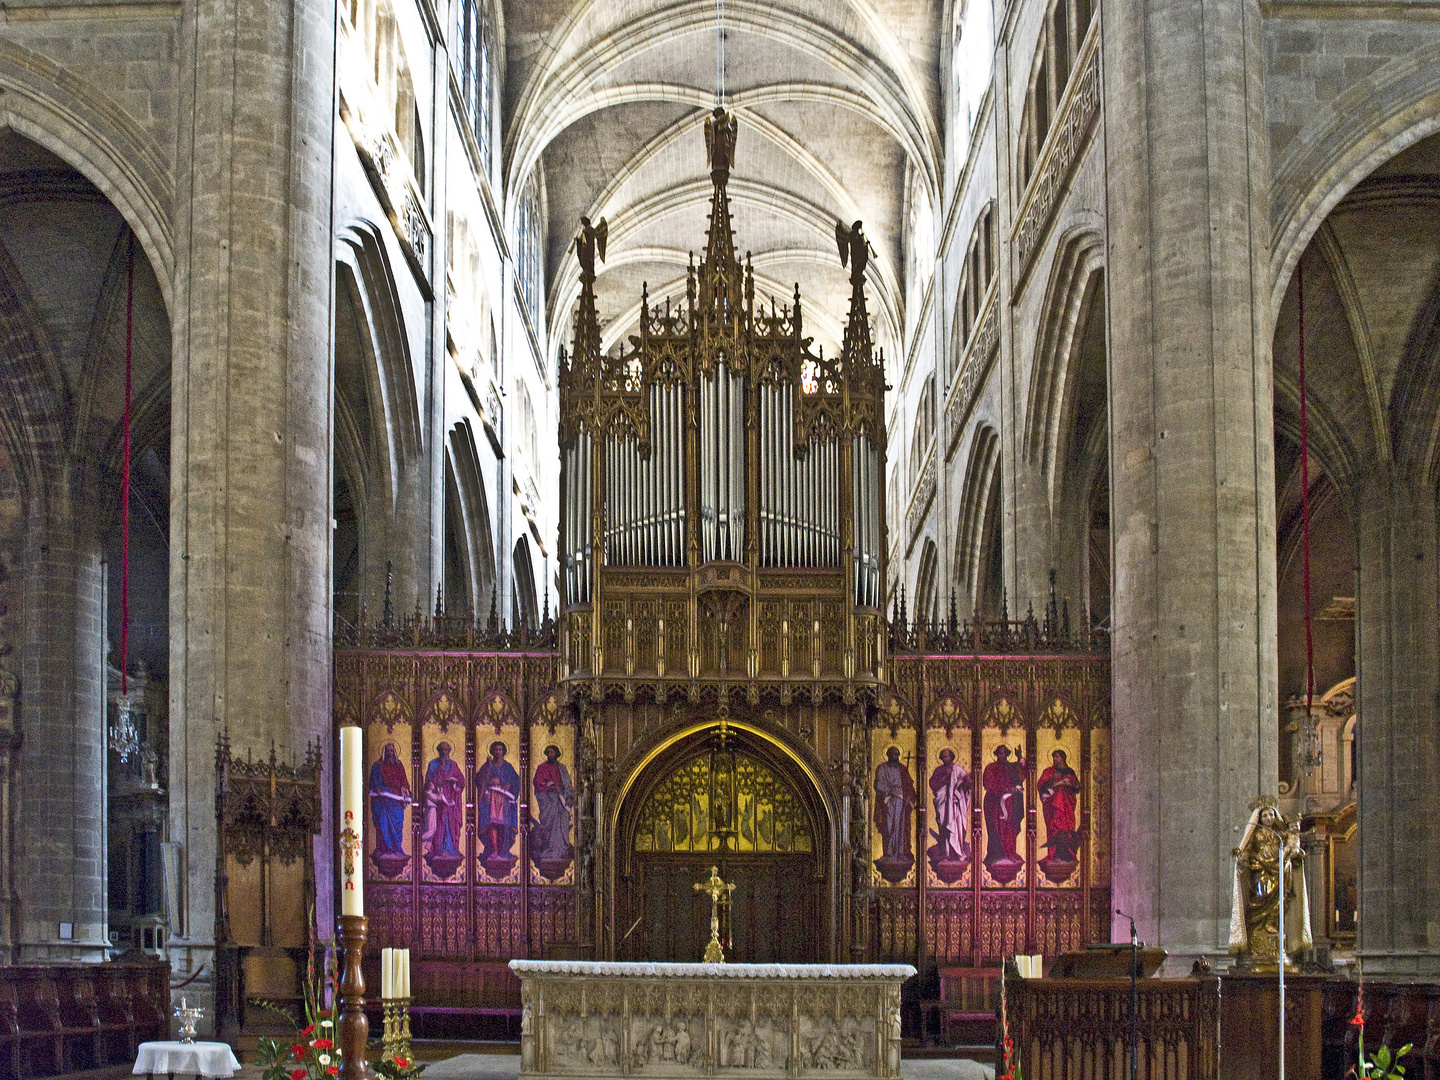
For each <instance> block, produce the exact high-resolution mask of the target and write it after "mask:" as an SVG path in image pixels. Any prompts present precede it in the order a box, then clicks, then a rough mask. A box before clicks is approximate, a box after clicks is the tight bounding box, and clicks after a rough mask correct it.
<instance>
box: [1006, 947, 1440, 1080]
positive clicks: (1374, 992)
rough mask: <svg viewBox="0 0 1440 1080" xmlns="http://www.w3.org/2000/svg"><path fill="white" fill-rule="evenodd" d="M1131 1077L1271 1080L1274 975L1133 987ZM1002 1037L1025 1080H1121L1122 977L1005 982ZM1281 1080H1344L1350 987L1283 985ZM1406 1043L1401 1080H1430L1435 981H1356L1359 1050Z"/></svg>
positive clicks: (1125, 999) (1439, 991) (1434, 1053)
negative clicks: (1135, 1019)
mask: <svg viewBox="0 0 1440 1080" xmlns="http://www.w3.org/2000/svg"><path fill="white" fill-rule="evenodd" d="M1137 990H1138V996H1139V1006H1140V1008H1139V1024H1138V1028H1139V1033H1140V1040H1139V1053H1138V1055H1137V1057H1138V1061H1137V1065H1138V1067H1137V1069H1136V1075H1137V1077H1138V1078H1139V1080H1218V1078H1219V1077H1221V1076H1223V1077H1224V1080H1271V1078H1273V1077H1274V1076H1275V1075H1276V1074H1277V1073H1278V1068H1277V1058H1278V1054H1277V1053H1276V1036H1277V1028H1278V1025H1279V1018H1278V1014H1277V1012H1276V1005H1277V1000H1278V995H1277V987H1276V980H1275V977H1274V976H1273V975H1272V976H1269V977H1264V976H1256V975H1246V974H1243V973H1233V972H1232V973H1227V974H1225V975H1223V976H1219V977H1203V978H1191V979H1141V980H1140V981H1139V983H1138V985H1137ZM1007 999H1008V1013H1009V1020H1010V1037H1011V1041H1012V1044H1013V1046H1014V1050H1015V1052H1016V1053H1017V1054H1019V1056H1020V1061H1021V1063H1022V1064H1023V1066H1024V1073H1025V1076H1026V1078H1027V1080H1071V1078H1074V1077H1085V1078H1086V1080H1123V1078H1125V1077H1128V1076H1129V1075H1130V1073H1129V1038H1130V983H1129V982H1128V981H1127V980H1125V979H1020V978H1013V977H1012V978H1011V979H1009V980H1007ZM1286 999H1287V1000H1286V1010H1285V1012H1286V1016H1287V1018H1288V1020H1287V1028H1286V1038H1285V1056H1286V1065H1287V1070H1286V1071H1287V1072H1288V1073H1289V1075H1291V1076H1297V1077H1298V1076H1303V1077H1306V1078H1312V1077H1313V1078H1315V1080H1343V1078H1344V1077H1345V1076H1346V1075H1347V1071H1348V1070H1349V1069H1350V1068H1351V1067H1353V1066H1354V1064H1355V1052H1356V1049H1357V1047H1356V1036H1357V1034H1358V1029H1357V1028H1356V1026H1355V1025H1354V1024H1352V1023H1351V1019H1352V1018H1353V1017H1354V1016H1355V1011H1356V1007H1357V1003H1358V998H1357V984H1356V982H1355V981H1354V980H1353V979H1345V978H1338V977H1335V976H1330V977H1325V976H1321V975H1296V976H1292V977H1289V978H1287V979H1286ZM1406 1043H1409V1044H1412V1046H1413V1049H1412V1050H1411V1051H1410V1054H1409V1055H1408V1056H1407V1057H1406V1058H1405V1060H1404V1061H1403V1062H1402V1064H1404V1065H1405V1066H1406V1074H1405V1075H1406V1077H1407V1080H1440V984H1436V983H1434V982H1428V983H1427V982H1419V981H1404V982H1402V981H1395V980H1382V979H1366V980H1365V1046H1366V1049H1367V1050H1368V1051H1369V1052H1371V1053H1372V1054H1373V1053H1374V1051H1375V1050H1377V1049H1378V1048H1379V1047H1380V1046H1381V1045H1386V1046H1389V1047H1390V1048H1391V1049H1392V1050H1395V1049H1398V1048H1399V1047H1401V1046H1404V1045H1405V1044H1406Z"/></svg>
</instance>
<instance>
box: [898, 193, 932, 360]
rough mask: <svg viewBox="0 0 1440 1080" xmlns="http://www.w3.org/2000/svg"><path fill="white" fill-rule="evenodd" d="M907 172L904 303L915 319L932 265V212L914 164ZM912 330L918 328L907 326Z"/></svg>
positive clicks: (917, 316)
mask: <svg viewBox="0 0 1440 1080" xmlns="http://www.w3.org/2000/svg"><path fill="white" fill-rule="evenodd" d="M908 171H909V173H910V178H909V183H908V185H907V188H908V191H907V194H906V202H907V203H908V204H909V207H908V213H907V218H908V220H907V222H906V229H905V240H906V247H907V248H908V252H907V254H908V255H909V258H908V259H907V266H906V270H907V277H908V280H907V281H906V290H907V293H908V296H907V299H906V303H907V304H908V305H909V308H910V310H911V312H913V316H912V317H913V318H916V319H918V318H919V315H920V302H921V300H922V299H923V298H924V295H925V286H926V285H927V284H929V281H930V276H931V274H932V272H933V271H934V268H935V215H934V213H932V212H931V209H930V199H929V197H928V196H927V195H926V193H925V185H924V183H923V181H922V179H921V176H920V170H919V169H917V168H915V166H914V165H911V166H909V167H908ZM911 329H912V332H913V331H914V330H916V329H918V327H917V326H912V327H911Z"/></svg>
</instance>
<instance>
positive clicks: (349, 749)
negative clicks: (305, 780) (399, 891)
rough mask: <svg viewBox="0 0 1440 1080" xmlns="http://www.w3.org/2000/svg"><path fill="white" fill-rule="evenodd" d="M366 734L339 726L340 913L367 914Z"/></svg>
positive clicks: (355, 728)
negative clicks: (363, 850) (363, 853)
mask: <svg viewBox="0 0 1440 1080" xmlns="http://www.w3.org/2000/svg"><path fill="white" fill-rule="evenodd" d="M363 769H364V736H363V735H362V734H361V731H360V729H359V728H358V727H342V728H341V729H340V914H342V915H364V914H365V894H364V886H363V881H362V877H363V875H362V872H361V871H362V869H363V866H362V863H361V859H360V835H361V832H362V831H363V827H364V820H365V808H364V787H365V785H364V782H363V779H362V776H363Z"/></svg>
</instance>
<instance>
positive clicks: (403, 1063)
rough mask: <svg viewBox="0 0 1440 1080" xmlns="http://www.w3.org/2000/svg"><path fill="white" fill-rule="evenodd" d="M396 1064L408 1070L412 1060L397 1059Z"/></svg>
mask: <svg viewBox="0 0 1440 1080" xmlns="http://www.w3.org/2000/svg"><path fill="white" fill-rule="evenodd" d="M395 1064H396V1065H399V1066H400V1068H402V1069H408V1068H409V1067H410V1060H409V1059H408V1058H402V1057H397V1058H396V1059H395Z"/></svg>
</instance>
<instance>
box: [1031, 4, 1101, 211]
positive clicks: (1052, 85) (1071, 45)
mask: <svg viewBox="0 0 1440 1080" xmlns="http://www.w3.org/2000/svg"><path fill="white" fill-rule="evenodd" d="M1095 10H1096V9H1095V4H1094V0H1053V3H1052V4H1051V5H1050V10H1049V11H1048V12H1047V13H1046V15H1045V24H1044V26H1043V27H1042V28H1041V30H1040V42H1039V44H1038V45H1037V46H1036V48H1035V66H1034V68H1033V72H1034V73H1033V74H1032V75H1031V77H1030V89H1029V91H1028V92H1027V94H1026V96H1025V111H1024V113H1023V115H1022V117H1021V120H1020V145H1019V147H1018V150H1017V157H1018V158H1019V165H1020V184H1021V189H1022V190H1023V189H1024V186H1025V185H1026V184H1028V183H1029V182H1030V177H1031V175H1032V174H1033V173H1034V172H1035V163H1036V162H1037V161H1038V160H1039V158H1040V148H1041V147H1042V146H1044V145H1045V136H1046V135H1048V134H1049V132H1050V124H1051V121H1053V120H1054V119H1055V111H1056V109H1058V108H1059V106H1060V100H1061V99H1062V98H1063V97H1064V96H1065V88H1066V86H1068V85H1069V83H1070V76H1071V74H1073V72H1074V68H1075V58H1076V57H1077V56H1078V55H1079V52H1080V45H1081V43H1082V42H1084V40H1085V34H1086V32H1087V31H1088V30H1089V29H1090V20H1091V19H1092V17H1093V16H1094V14H1095Z"/></svg>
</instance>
